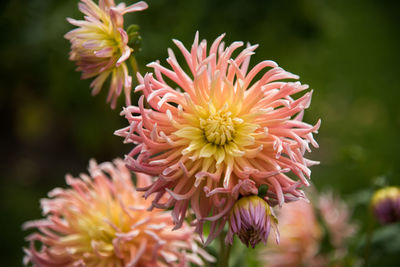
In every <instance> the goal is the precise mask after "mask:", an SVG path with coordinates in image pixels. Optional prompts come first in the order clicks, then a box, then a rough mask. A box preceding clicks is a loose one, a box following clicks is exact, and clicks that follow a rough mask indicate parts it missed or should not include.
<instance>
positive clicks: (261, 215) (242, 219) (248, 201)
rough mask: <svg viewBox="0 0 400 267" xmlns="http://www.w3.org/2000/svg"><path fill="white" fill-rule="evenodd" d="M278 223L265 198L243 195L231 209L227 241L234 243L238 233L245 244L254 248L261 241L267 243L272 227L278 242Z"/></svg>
mask: <svg viewBox="0 0 400 267" xmlns="http://www.w3.org/2000/svg"><path fill="white" fill-rule="evenodd" d="M276 223H277V220H276V217H275V216H274V214H273V213H272V209H271V208H270V206H269V205H268V203H267V202H266V201H265V200H264V199H262V198H260V197H258V196H254V195H253V196H247V197H243V198H241V199H239V200H238V201H237V202H236V203H235V205H234V206H233V208H232V210H231V213H230V220H229V230H228V234H227V236H226V239H225V242H226V243H229V244H232V242H233V237H234V235H235V234H236V235H237V236H238V237H239V239H240V240H241V241H242V243H243V244H245V245H246V246H249V245H250V246H251V247H252V248H254V247H255V246H256V245H257V244H258V243H260V242H261V241H262V242H263V243H264V244H266V243H267V240H268V236H269V233H270V231H271V227H273V228H274V230H275V233H276V237H277V242H278V240H279V234H278V231H277V229H276Z"/></svg>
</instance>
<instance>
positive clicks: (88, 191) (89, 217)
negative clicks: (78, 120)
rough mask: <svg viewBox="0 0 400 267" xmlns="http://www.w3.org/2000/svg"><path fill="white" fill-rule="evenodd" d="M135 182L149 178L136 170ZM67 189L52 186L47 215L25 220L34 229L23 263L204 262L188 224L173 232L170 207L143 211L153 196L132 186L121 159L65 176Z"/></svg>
mask: <svg viewBox="0 0 400 267" xmlns="http://www.w3.org/2000/svg"><path fill="white" fill-rule="evenodd" d="M136 177H137V185H138V186H146V185H148V184H149V183H150V177H149V176H146V175H143V174H137V175H136ZM66 181H67V184H68V185H69V186H70V188H68V189H61V188H56V189H54V190H52V191H51V192H50V193H49V197H50V198H49V199H42V201H41V206H42V210H43V214H44V215H45V216H46V218H45V219H42V220H37V221H29V222H26V223H25V224H24V226H23V228H24V229H34V230H36V231H37V232H35V233H33V234H31V235H29V236H28V237H27V238H26V239H27V240H28V241H29V242H30V247H29V248H25V249H24V250H25V254H26V255H25V258H24V264H25V265H28V264H29V263H31V264H32V265H33V266H49V267H50V266H110V267H118V266H121V267H122V266H188V265H189V262H193V263H196V264H199V265H202V264H203V260H202V259H201V258H200V257H199V255H201V256H202V257H204V258H205V259H207V260H212V257H210V256H209V255H208V254H207V253H206V252H205V251H204V250H202V249H201V248H198V246H197V244H196V236H195V235H194V233H193V231H192V229H191V228H190V227H189V226H188V225H187V224H183V225H182V228H181V229H179V230H177V231H171V229H172V228H173V223H172V219H171V215H170V213H169V212H164V211H162V210H153V211H151V212H150V211H147V207H148V206H149V205H150V203H151V199H149V200H145V199H144V198H143V197H142V195H141V194H139V193H138V192H136V191H135V187H134V185H133V184H132V181H131V175H130V172H129V170H128V169H127V168H126V167H125V164H124V162H123V161H122V160H120V159H117V160H115V161H114V164H112V163H110V162H105V163H102V164H100V165H98V164H97V163H96V162H95V161H91V162H90V167H89V175H86V174H81V175H80V177H79V178H73V177H72V176H70V175H67V176H66Z"/></svg>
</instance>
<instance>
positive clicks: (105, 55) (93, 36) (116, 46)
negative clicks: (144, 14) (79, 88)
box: [65, 0, 147, 108]
mask: <svg viewBox="0 0 400 267" xmlns="http://www.w3.org/2000/svg"><path fill="white" fill-rule="evenodd" d="M78 7H79V10H80V11H81V12H82V13H83V14H85V17H84V20H75V19H71V18H68V19H67V20H68V22H69V23H71V24H72V25H75V26H78V28H76V29H74V30H71V31H70V32H68V33H67V34H66V35H65V38H66V39H68V40H69V41H70V42H71V52H70V60H73V61H76V65H77V66H78V68H77V70H78V71H82V78H83V79H87V78H92V77H96V76H97V77H96V79H94V80H93V82H92V83H91V85H90V87H91V88H93V90H92V94H93V95H95V94H97V93H98V92H99V91H100V89H101V87H102V86H103V84H104V82H105V81H106V80H107V78H108V77H109V76H110V75H111V82H110V89H109V93H108V97H107V102H111V106H112V107H113V108H115V105H116V102H117V98H118V96H119V95H120V94H121V92H122V88H124V92H125V99H126V104H127V105H130V92H131V88H132V85H131V83H132V77H131V76H130V75H129V74H128V68H127V65H126V63H125V61H126V60H127V59H128V58H129V56H130V54H131V52H132V51H133V49H132V48H130V47H129V46H128V34H127V33H126V31H125V30H124V29H123V27H124V19H123V15H124V14H126V13H129V12H135V11H141V10H144V9H146V8H147V4H146V3H145V2H143V1H141V2H138V3H136V4H133V5H131V6H128V7H126V6H125V4H124V3H120V4H118V5H115V3H114V0H99V5H96V4H95V3H94V2H93V1H92V0H81V2H80V3H79V5H78Z"/></svg>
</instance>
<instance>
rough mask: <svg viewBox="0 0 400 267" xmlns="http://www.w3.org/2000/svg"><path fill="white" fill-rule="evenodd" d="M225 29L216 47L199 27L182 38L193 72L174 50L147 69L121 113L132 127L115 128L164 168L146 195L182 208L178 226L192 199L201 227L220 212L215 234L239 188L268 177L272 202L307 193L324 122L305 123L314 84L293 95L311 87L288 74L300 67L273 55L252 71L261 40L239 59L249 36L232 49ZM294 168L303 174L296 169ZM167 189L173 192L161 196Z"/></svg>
mask: <svg viewBox="0 0 400 267" xmlns="http://www.w3.org/2000/svg"><path fill="white" fill-rule="evenodd" d="M223 37H224V35H221V36H220V37H218V38H217V40H215V41H214V43H213V44H212V45H211V47H210V48H209V49H208V48H207V42H206V41H205V40H203V41H201V42H200V43H199V39H198V34H196V37H195V40H194V43H193V45H192V48H191V50H190V51H188V50H186V48H185V47H184V46H183V44H182V43H181V42H180V41H177V40H174V43H175V44H176V45H177V46H178V48H179V49H180V51H181V53H182V54H183V57H184V58H185V60H186V63H187V65H188V69H189V71H190V72H189V73H186V72H185V71H184V70H183V69H182V67H181V66H180V65H179V64H178V62H177V59H176V58H175V55H174V53H173V52H172V50H171V49H169V50H168V53H169V57H168V59H167V62H168V63H169V65H170V66H171V69H168V68H165V67H163V66H161V65H160V64H159V63H158V62H153V63H150V64H149V65H148V66H149V67H151V68H153V69H154V74H153V73H147V74H146V75H145V76H144V77H142V76H140V75H138V79H139V82H140V85H139V86H137V87H136V91H142V92H143V96H142V97H141V98H140V100H139V106H138V107H136V106H129V107H126V108H124V110H123V111H122V113H121V114H122V115H124V116H125V117H126V119H127V120H128V122H129V126H127V127H125V128H123V129H121V130H118V131H116V134H117V135H119V136H122V137H125V142H126V143H133V144H135V148H134V149H133V150H132V151H131V152H130V153H129V155H127V156H126V162H127V164H128V167H129V168H130V169H132V170H135V171H140V172H144V173H147V174H150V175H154V176H158V179H157V180H156V181H155V182H154V183H153V184H152V185H151V186H148V187H147V188H145V189H144V190H146V194H145V196H146V197H147V196H149V195H151V194H152V193H155V194H156V197H155V200H154V201H153V206H155V207H161V208H169V207H173V216H174V221H175V223H176V224H177V227H179V226H180V225H181V224H182V222H183V220H184V217H185V214H186V210H187V208H188V206H189V205H191V207H192V209H193V211H194V213H195V215H196V218H197V221H196V222H195V223H197V227H198V228H197V230H198V231H199V232H200V233H201V231H202V225H203V223H204V222H205V221H211V231H210V235H209V241H211V240H212V239H213V238H214V237H215V236H216V235H217V234H218V233H219V232H220V231H221V230H222V228H223V226H224V224H225V222H226V220H227V217H228V216H227V215H228V213H229V211H230V209H231V208H232V205H233V204H234V203H235V201H236V199H237V198H238V197H239V195H247V194H257V189H258V187H259V186H260V185H263V184H265V185H268V187H269V191H268V196H269V197H270V200H271V203H273V202H275V203H279V204H282V203H284V202H285V201H289V200H293V199H297V198H303V197H304V194H303V192H302V191H300V190H299V187H300V186H301V184H304V185H308V181H307V177H309V176H310V173H311V171H310V170H309V168H308V167H309V166H311V165H313V164H316V163H317V162H315V161H311V160H308V159H305V158H304V157H303V155H304V153H305V151H310V146H309V144H310V143H311V144H312V145H313V146H314V147H317V146H318V144H317V143H316V142H315V140H314V139H313V133H315V132H317V130H318V128H319V125H320V122H319V121H318V123H317V124H316V125H315V126H312V125H310V124H307V123H305V122H302V118H303V112H304V109H306V108H307V107H308V106H309V104H310V101H311V93H312V92H307V93H305V94H304V95H303V96H301V97H300V98H298V99H293V98H292V97H291V95H293V94H296V93H299V92H301V91H304V90H306V89H307V88H308V86H307V85H302V84H301V83H300V82H288V81H287V80H288V79H298V76H297V75H294V74H291V73H289V72H286V71H284V70H283V69H282V68H279V67H278V65H277V64H276V63H275V62H273V61H263V62H261V63H258V64H257V65H256V66H255V67H253V68H252V69H251V70H250V71H248V67H249V62H250V57H251V55H253V54H254V52H253V51H254V50H255V49H256V48H257V45H253V46H250V45H249V46H247V48H245V49H243V50H242V51H241V52H240V53H239V54H238V55H237V56H236V57H234V58H232V57H233V53H234V51H235V50H236V49H238V48H239V47H241V46H242V45H243V43H242V42H234V43H232V44H231V45H230V46H228V47H226V48H225V47H224V43H223V42H221V40H222V39H223ZM264 69H268V70H267V71H266V72H264ZM260 74H261V75H260ZM256 77H259V78H256ZM176 86H177V89H174V88H175V87H176ZM145 99H146V100H147V103H148V106H146V105H145V103H144V100H145ZM289 171H292V172H293V173H294V174H295V175H297V176H298V177H299V179H300V180H299V181H294V180H292V179H291V178H289V177H288V176H287V175H286V174H285V173H287V172H289ZM165 193H168V194H169V198H168V200H167V201H161V196H163V195H164V194H165Z"/></svg>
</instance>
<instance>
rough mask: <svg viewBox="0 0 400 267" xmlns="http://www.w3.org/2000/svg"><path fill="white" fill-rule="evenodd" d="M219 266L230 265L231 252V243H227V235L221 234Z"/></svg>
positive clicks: (226, 266)
mask: <svg viewBox="0 0 400 267" xmlns="http://www.w3.org/2000/svg"><path fill="white" fill-rule="evenodd" d="M219 246H220V251H219V255H220V256H219V263H218V266H219V267H229V255H230V253H231V245H228V244H225V235H224V234H222V233H221V234H220V236H219Z"/></svg>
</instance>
